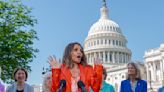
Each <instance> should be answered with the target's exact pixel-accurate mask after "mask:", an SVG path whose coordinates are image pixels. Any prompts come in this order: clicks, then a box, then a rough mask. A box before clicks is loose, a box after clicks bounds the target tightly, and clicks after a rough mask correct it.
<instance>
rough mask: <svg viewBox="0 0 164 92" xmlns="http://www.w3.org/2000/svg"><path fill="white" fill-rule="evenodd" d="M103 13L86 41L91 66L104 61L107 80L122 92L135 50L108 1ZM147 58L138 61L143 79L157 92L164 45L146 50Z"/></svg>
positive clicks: (161, 78)
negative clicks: (112, 16) (94, 62)
mask: <svg viewBox="0 0 164 92" xmlns="http://www.w3.org/2000/svg"><path fill="white" fill-rule="evenodd" d="M100 13H101V16H100V18H99V19H98V21H97V22H95V23H94V24H93V25H92V26H91V27H90V30H89V32H88V35H87V37H86V38H85V40H84V52H85V54H86V57H87V61H88V63H89V64H91V65H93V61H94V60H95V59H96V58H100V59H101V60H102V62H103V66H104V67H105V68H106V69H107V73H108V75H107V79H106V81H107V82H108V83H110V84H111V85H113V86H114V88H115V91H116V92H120V85H121V81H122V80H125V79H126V75H127V63H129V62H131V61H132V60H131V56H132V52H131V50H130V49H128V47H127V39H126V37H125V36H124V35H123V33H122V31H121V28H120V27H119V25H118V24H117V23H116V22H114V21H112V20H111V19H110V17H109V16H108V8H107V6H106V1H105V0H103V5H102V7H101V9H100ZM144 59H145V60H144V62H142V61H138V62H137V61H135V62H136V63H137V64H138V67H139V69H140V70H141V75H142V76H141V77H142V79H144V80H146V81H147V83H148V92H157V89H158V88H159V87H161V86H162V81H164V77H163V76H164V74H163V73H164V44H163V45H161V46H160V48H159V49H155V50H154V49H152V50H149V51H145V55H144Z"/></svg>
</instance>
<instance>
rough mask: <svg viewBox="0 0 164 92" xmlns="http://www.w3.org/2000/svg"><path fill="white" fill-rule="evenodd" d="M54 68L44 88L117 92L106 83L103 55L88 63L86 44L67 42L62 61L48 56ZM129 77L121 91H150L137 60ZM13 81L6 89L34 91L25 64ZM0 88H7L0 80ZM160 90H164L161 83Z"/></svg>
mask: <svg viewBox="0 0 164 92" xmlns="http://www.w3.org/2000/svg"><path fill="white" fill-rule="evenodd" d="M48 62H49V64H50V66H51V72H47V73H46V74H44V78H43V92H115V89H114V87H113V86H112V84H109V83H107V82H106V81H105V80H106V77H107V72H106V69H105V67H103V65H102V62H101V60H100V59H95V61H94V66H91V65H88V64H87V61H86V56H85V54H84V50H83V47H82V46H81V45H80V44H79V43H77V42H74V43H70V44H68V45H67V46H66V48H65V51H64V54H63V58H62V61H61V62H59V61H58V60H57V59H56V58H55V57H54V56H49V58H48ZM127 69H128V74H127V78H126V80H123V81H122V82H121V87H120V92H147V82H146V81H145V80H142V79H141V75H140V70H139V69H138V67H137V64H136V63H134V62H130V63H128V64H127ZM13 77H14V81H15V82H14V83H13V84H11V85H10V86H8V87H7V89H6V92H34V89H33V87H31V86H30V85H29V84H27V83H26V80H27V78H28V72H27V71H26V70H25V69H24V68H20V67H18V68H16V69H15V70H14V72H13ZM0 92H5V89H4V86H3V85H2V84H1V83H0ZM158 92H164V87H161V88H160V89H159V90H158Z"/></svg>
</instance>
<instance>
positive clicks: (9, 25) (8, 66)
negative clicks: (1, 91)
mask: <svg viewBox="0 0 164 92" xmlns="http://www.w3.org/2000/svg"><path fill="white" fill-rule="evenodd" d="M30 13H31V8H29V7H27V6H26V5H24V4H23V3H22V2H21V0H17V1H16V0H13V1H9V0H0V67H1V69H2V72H1V79H2V80H3V81H4V82H7V83H10V82H12V80H11V79H12V73H13V70H14V69H15V68H16V67H24V68H26V69H27V70H28V71H31V67H30V66H29V63H30V62H32V61H33V59H34V58H35V57H36V55H35V53H37V52H38V49H36V48H34V47H33V44H34V40H36V39H38V38H37V34H36V31H35V30H34V28H33V27H34V25H35V24H36V23H37V20H36V19H35V18H34V17H33V16H31V15H30Z"/></svg>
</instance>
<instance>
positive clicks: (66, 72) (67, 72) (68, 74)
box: [61, 65, 71, 85]
mask: <svg viewBox="0 0 164 92" xmlns="http://www.w3.org/2000/svg"><path fill="white" fill-rule="evenodd" d="M61 73H62V76H61V78H64V79H65V80H66V82H68V84H69V85H71V72H70V70H69V69H68V68H66V67H65V66H64V65H63V66H62V69H61Z"/></svg>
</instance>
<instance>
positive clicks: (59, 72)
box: [51, 64, 103, 92]
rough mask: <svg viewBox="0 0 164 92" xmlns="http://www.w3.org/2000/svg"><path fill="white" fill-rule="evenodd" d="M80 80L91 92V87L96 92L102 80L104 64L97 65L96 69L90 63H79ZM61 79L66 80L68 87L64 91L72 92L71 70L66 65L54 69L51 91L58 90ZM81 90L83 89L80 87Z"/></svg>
mask: <svg viewBox="0 0 164 92" xmlns="http://www.w3.org/2000/svg"><path fill="white" fill-rule="evenodd" d="M79 69H80V80H81V81H83V83H84V84H85V88H86V89H87V91H88V92H90V88H92V89H93V91H94V92H99V90H100V85H101V82H102V71H103V67H102V65H95V66H94V69H93V68H92V66H90V65H86V66H83V65H81V64H79ZM61 79H65V80H66V87H65V89H64V91H63V92H71V72H70V70H69V69H68V68H66V66H65V65H62V66H61V69H52V88H51V92H57V89H58V88H59V82H60V80H61ZM78 92H81V89H80V88H79V89H78Z"/></svg>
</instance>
